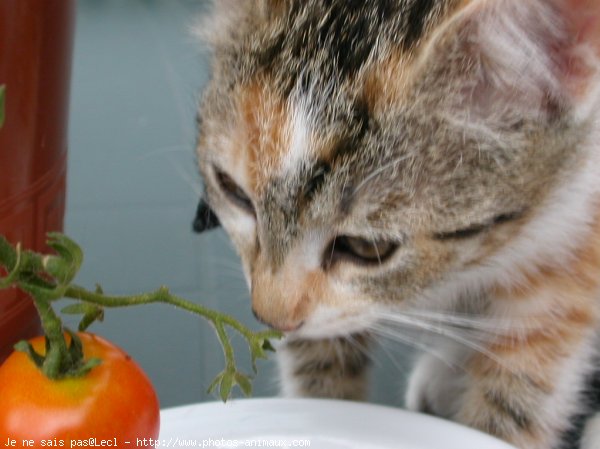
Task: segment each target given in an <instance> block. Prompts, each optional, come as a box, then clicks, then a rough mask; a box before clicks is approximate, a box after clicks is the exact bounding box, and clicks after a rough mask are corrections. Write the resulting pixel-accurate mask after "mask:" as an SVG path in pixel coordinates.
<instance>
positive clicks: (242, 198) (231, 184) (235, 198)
mask: <svg viewBox="0 0 600 449" xmlns="http://www.w3.org/2000/svg"><path fill="white" fill-rule="evenodd" d="M215 178H216V179H217V183H218V184H219V187H220V188H221V190H222V191H223V193H225V195H226V196H227V198H229V200H230V201H231V202H232V203H233V204H235V205H236V206H238V207H240V208H242V209H244V210H245V211H246V212H249V213H251V214H253V215H255V211H254V205H253V204H252V200H251V199H250V197H248V195H247V194H246V192H244V189H242V188H241V187H240V186H239V185H238V184H237V183H236V182H235V181H234V180H233V179H232V178H231V176H229V175H228V174H227V173H225V172H223V171H221V170H219V169H217V168H215Z"/></svg>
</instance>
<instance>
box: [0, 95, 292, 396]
mask: <svg viewBox="0 0 600 449" xmlns="http://www.w3.org/2000/svg"><path fill="white" fill-rule="evenodd" d="M0 92H1V91H0ZM1 101H2V100H0V102H1ZM0 108H1V106H0ZM48 245H49V246H50V247H51V248H52V249H54V251H55V252H56V253H55V254H40V253H36V252H33V251H28V250H23V249H22V248H21V246H20V245H19V244H17V245H16V246H13V245H11V244H10V243H9V242H8V240H6V238H4V237H3V236H0V267H3V268H4V269H5V270H6V272H7V275H6V276H5V277H0V289H4V288H10V287H18V288H20V289H21V290H23V291H25V292H27V293H29V295H30V296H31V297H32V298H33V302H34V304H35V306H36V308H37V311H38V313H39V315H40V318H41V323H42V328H43V330H44V334H45V336H46V352H45V354H44V355H42V354H39V353H37V352H36V351H35V350H34V349H33V348H32V346H31V345H30V344H29V343H27V342H19V343H18V344H17V345H15V348H16V349H18V350H20V351H24V352H26V353H27V354H28V355H29V357H30V358H31V360H32V361H33V362H34V363H35V364H36V365H37V366H38V367H39V368H40V369H41V370H42V372H43V373H44V374H45V375H46V376H47V377H48V378H50V379H60V378H64V377H73V376H82V375H85V374H86V373H87V372H88V371H89V370H90V369H93V367H94V366H96V365H97V364H98V363H101V361H100V360H96V359H92V360H84V358H83V351H82V349H81V342H80V340H79V338H78V337H77V335H76V334H75V333H73V332H71V331H69V330H67V329H64V327H63V324H62V321H61V319H60V318H59V316H58V315H57V314H56V313H55V311H54V309H53V307H52V304H53V303H54V302H55V301H57V300H59V299H62V298H66V299H70V300H74V301H75V302H74V303H73V304H70V305H69V306H67V307H65V308H63V309H62V312H63V313H67V314H80V315H82V318H81V321H80V323H79V330H80V331H83V330H85V329H86V328H87V327H88V326H89V325H90V324H91V323H93V322H94V321H96V320H102V318H103V316H104V308H116V307H131V306H137V305H140V304H152V303H163V304H170V305H172V306H175V307H177V308H180V309H184V310H187V311H188V312H192V313H195V314H197V315H200V316H202V317H203V318H205V319H207V320H208V321H209V322H210V323H211V324H212V326H213V327H214V329H215V331H216V334H217V337H218V339H219V341H220V342H221V345H222V346H223V353H224V355H225V368H224V370H223V371H222V372H221V373H219V374H218V375H217V376H216V378H215V379H214V380H213V382H212V383H211V385H210V387H209V389H208V392H212V391H214V390H215V389H216V388H217V387H218V389H219V395H220V397H221V399H222V400H223V401H226V400H227V399H228V398H229V397H230V395H231V390H232V388H233V387H234V386H236V385H237V386H239V388H240V389H241V390H242V392H243V393H244V394H245V395H246V396H249V395H250V394H251V393H252V384H251V377H250V376H249V375H247V374H244V373H242V372H240V371H238V369H237V366H236V363H235V357H234V352H233V347H232V346H231V341H230V338H229V334H228V333H227V328H230V329H233V330H234V331H236V332H237V333H239V334H240V335H241V336H242V337H244V338H245V339H246V341H247V343H248V347H249V350H250V355H251V358H252V368H253V370H254V373H256V371H257V368H256V361H257V360H258V359H266V358H267V355H266V351H273V350H274V349H273V346H272V345H271V343H270V341H269V339H273V338H276V339H278V338H281V337H282V334H281V333H280V332H278V331H274V330H265V331H261V332H253V331H251V330H250V329H249V328H247V327H246V326H244V325H243V324H241V323H240V322H239V321H237V320H235V319H234V318H232V317H230V316H229V315H225V314H223V313H220V312H217V311H215V310H211V309H208V308H206V307H204V306H202V305H200V304H197V303H193V302H190V301H188V300H186V299H183V298H181V297H179V296H176V295H174V294H172V293H170V292H169V290H168V288H167V287H160V288H159V289H157V290H155V291H153V292H149V293H142V294H139V295H130V296H124V295H123V296H119V295H116V296H115V295H106V294H105V293H104V292H103V290H102V288H100V287H99V286H97V287H96V289H95V290H94V291H92V290H88V289H85V288H83V287H80V286H78V285H75V284H73V283H72V281H73V279H74V278H75V276H76V275H77V273H78V272H79V269H80V267H81V264H82V263H83V252H82V250H81V248H80V247H79V245H78V244H77V243H75V242H74V241H73V240H71V239H70V238H68V237H67V236H65V235H63V234H60V233H49V234H48ZM65 332H66V333H67V335H69V337H68V338H66V337H65Z"/></svg>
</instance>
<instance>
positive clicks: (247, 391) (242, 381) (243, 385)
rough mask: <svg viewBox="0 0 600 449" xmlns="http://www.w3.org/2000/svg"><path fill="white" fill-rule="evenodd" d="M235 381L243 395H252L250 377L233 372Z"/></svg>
mask: <svg viewBox="0 0 600 449" xmlns="http://www.w3.org/2000/svg"><path fill="white" fill-rule="evenodd" d="M235 383H237V384H238V385H239V386H240V389H241V390H242V393H244V396H246V397H248V396H251V395H252V383H251V382H250V378H249V377H248V376H246V375H244V374H242V373H235Z"/></svg>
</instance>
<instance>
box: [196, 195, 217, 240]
mask: <svg viewBox="0 0 600 449" xmlns="http://www.w3.org/2000/svg"><path fill="white" fill-rule="evenodd" d="M219 226H221V223H220V222H219V218H218V217H217V216H216V215H215V213H214V212H213V210H212V209H211V208H210V206H209V205H208V204H207V203H206V201H205V200H204V198H201V199H200V203H198V208H197V209H196V217H195V218H194V222H193V224H192V229H193V230H194V232H196V233H198V234H200V233H202V232H204V231H209V230H211V229H214V228H217V227H219Z"/></svg>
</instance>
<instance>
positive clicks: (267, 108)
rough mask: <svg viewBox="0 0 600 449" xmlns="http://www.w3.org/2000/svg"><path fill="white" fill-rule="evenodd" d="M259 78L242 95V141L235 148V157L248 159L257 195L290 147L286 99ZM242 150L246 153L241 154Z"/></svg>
mask: <svg viewBox="0 0 600 449" xmlns="http://www.w3.org/2000/svg"><path fill="white" fill-rule="evenodd" d="M266 85H267V84H266V83H262V82H260V81H257V82H256V83H254V84H252V85H250V86H248V87H246V88H245V89H244V90H242V91H241V92H240V94H239V100H238V104H239V117H240V118H241V120H242V122H243V123H242V125H243V129H244V131H243V133H242V141H241V142H239V144H238V145H237V148H235V149H233V151H235V152H236V153H238V154H236V155H234V157H236V158H242V159H243V160H246V164H247V167H246V173H247V176H248V185H249V188H250V189H251V190H252V191H253V193H255V194H258V193H259V192H260V191H261V190H262V189H263V187H264V186H265V185H266V183H267V182H268V179H269V176H270V175H272V173H273V171H274V170H275V169H276V168H277V167H279V166H280V165H281V161H282V159H283V157H284V155H285V152H286V150H287V142H286V141H285V140H286V136H285V129H286V128H287V127H288V126H289V125H288V123H289V121H290V119H291V118H290V117H289V114H288V109H287V107H286V105H285V102H284V101H283V100H282V99H280V98H277V97H276V96H275V95H273V94H272V93H270V92H269V91H268V90H267V89H266V88H265V87H264V86H266ZM242 153H243V154H242Z"/></svg>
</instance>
